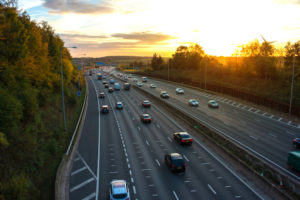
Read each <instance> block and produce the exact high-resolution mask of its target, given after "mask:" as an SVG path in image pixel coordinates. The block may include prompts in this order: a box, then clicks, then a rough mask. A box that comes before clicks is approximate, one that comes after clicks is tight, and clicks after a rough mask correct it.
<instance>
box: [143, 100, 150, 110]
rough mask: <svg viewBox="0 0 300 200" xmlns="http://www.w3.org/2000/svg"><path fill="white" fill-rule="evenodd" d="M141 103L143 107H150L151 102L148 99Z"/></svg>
mask: <svg viewBox="0 0 300 200" xmlns="http://www.w3.org/2000/svg"><path fill="white" fill-rule="evenodd" d="M142 105H143V107H148V108H149V107H151V103H150V101H148V100H145V101H143V103H142Z"/></svg>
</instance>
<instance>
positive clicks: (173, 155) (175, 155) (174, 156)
mask: <svg viewBox="0 0 300 200" xmlns="http://www.w3.org/2000/svg"><path fill="white" fill-rule="evenodd" d="M169 155H170V156H171V158H172V159H173V160H177V159H183V158H182V156H181V155H180V154H179V153H170V154H169Z"/></svg>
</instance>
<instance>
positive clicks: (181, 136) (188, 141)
mask: <svg viewBox="0 0 300 200" xmlns="http://www.w3.org/2000/svg"><path fill="white" fill-rule="evenodd" d="M173 138H174V140H175V141H176V142H178V143H179V144H182V145H192V143H193V139H192V138H191V136H190V135H189V134H188V133H187V132H176V133H174V134H173Z"/></svg>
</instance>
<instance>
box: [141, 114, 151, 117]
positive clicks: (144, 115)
mask: <svg viewBox="0 0 300 200" xmlns="http://www.w3.org/2000/svg"><path fill="white" fill-rule="evenodd" d="M142 116H143V117H146V116H150V115H149V114H142Z"/></svg>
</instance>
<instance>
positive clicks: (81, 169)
mask: <svg viewBox="0 0 300 200" xmlns="http://www.w3.org/2000/svg"><path fill="white" fill-rule="evenodd" d="M85 169H87V167H86V166H84V167H81V168H80V169H77V170H76V171H74V172H72V173H71V176H73V175H75V174H78V173H79V172H82V171H83V170H85Z"/></svg>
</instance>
